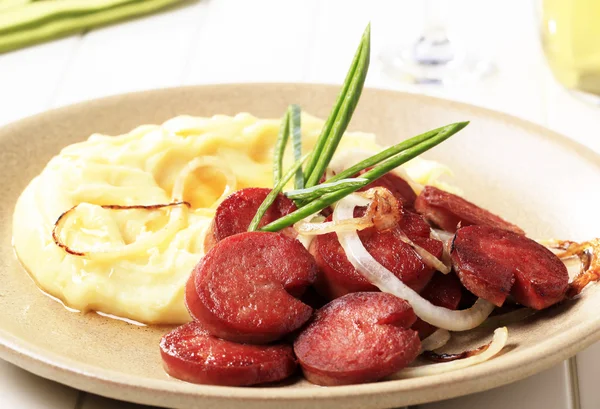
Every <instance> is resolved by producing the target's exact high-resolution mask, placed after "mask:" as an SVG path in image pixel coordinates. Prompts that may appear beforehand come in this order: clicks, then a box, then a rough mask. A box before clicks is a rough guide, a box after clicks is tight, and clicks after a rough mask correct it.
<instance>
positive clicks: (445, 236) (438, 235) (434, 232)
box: [431, 229, 454, 243]
mask: <svg viewBox="0 0 600 409" xmlns="http://www.w3.org/2000/svg"><path fill="white" fill-rule="evenodd" d="M431 236H432V237H433V238H435V239H438V240H439V241H442V242H444V243H445V242H447V241H448V240H450V239H452V238H454V233H448V232H447V231H445V230H440V229H431Z"/></svg>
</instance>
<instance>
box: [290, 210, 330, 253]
mask: <svg viewBox="0 0 600 409" xmlns="http://www.w3.org/2000/svg"><path fill="white" fill-rule="evenodd" d="M323 220H325V218H324V217H323V216H320V215H319V214H318V213H314V214H311V215H310V216H308V217H305V218H304V219H302V220H300V221H299V222H298V223H296V224H295V225H294V228H296V225H297V224H301V225H302V224H313V223H314V224H320V223H319V222H322V221H323ZM314 238H315V236H314V235H310V234H304V233H301V232H298V235H297V236H296V240H298V241H299V242H300V243H301V244H302V245H303V246H304V248H305V249H306V250H308V249H309V247H310V245H311V243H312V241H313V239H314Z"/></svg>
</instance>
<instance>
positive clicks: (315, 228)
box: [294, 217, 373, 236]
mask: <svg viewBox="0 0 600 409" xmlns="http://www.w3.org/2000/svg"><path fill="white" fill-rule="evenodd" d="M371 226H373V222H372V221H367V220H365V219H364V218H362V217H355V218H352V219H348V220H342V221H341V222H333V221H331V222H321V223H314V222H312V221H311V222H310V223H309V222H303V221H299V222H298V223H296V224H294V230H296V231H297V232H298V234H301V235H304V236H319V235H321V234H327V233H333V232H337V231H355V230H364V229H366V228H368V227H371Z"/></svg>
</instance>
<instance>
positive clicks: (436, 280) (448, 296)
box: [412, 272, 463, 339]
mask: <svg viewBox="0 0 600 409" xmlns="http://www.w3.org/2000/svg"><path fill="white" fill-rule="evenodd" d="M462 289H463V287H462V284H461V283H460V281H459V279H458V277H456V275H454V274H452V273H450V274H442V273H439V272H437V273H435V275H434V276H433V278H432V279H431V281H430V282H429V284H427V287H425V289H423V291H422V292H421V296H422V297H423V298H425V299H426V300H428V301H429V302H431V303H432V304H433V305H437V306H438V307H444V308H448V309H450V310H455V309H457V308H458V304H459V303H460V299H461V297H462ZM412 329H414V330H415V331H417V332H418V333H419V338H421V339H425V338H427V337H428V336H430V335H431V334H433V333H434V332H435V330H436V329H437V328H436V327H434V326H433V325H431V324H428V323H427V322H425V321H423V320H422V319H420V318H417V322H415V323H414V325H413V326H412Z"/></svg>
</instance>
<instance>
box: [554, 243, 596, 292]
mask: <svg viewBox="0 0 600 409" xmlns="http://www.w3.org/2000/svg"><path fill="white" fill-rule="evenodd" d="M543 244H544V245H546V247H548V248H550V249H554V250H560V251H559V252H557V253H556V256H557V257H558V258H560V259H561V260H563V262H564V261H565V260H567V259H569V258H571V257H577V258H579V261H580V267H579V273H578V274H577V276H575V278H574V279H573V281H571V282H570V283H569V289H568V290H567V297H569V298H573V297H575V296H576V295H578V294H579V293H581V291H582V290H583V289H584V288H585V287H586V286H587V285H588V284H589V283H591V282H595V281H600V239H592V240H590V241H585V242H583V243H577V242H574V241H569V240H548V241H546V242H544V243H543Z"/></svg>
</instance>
